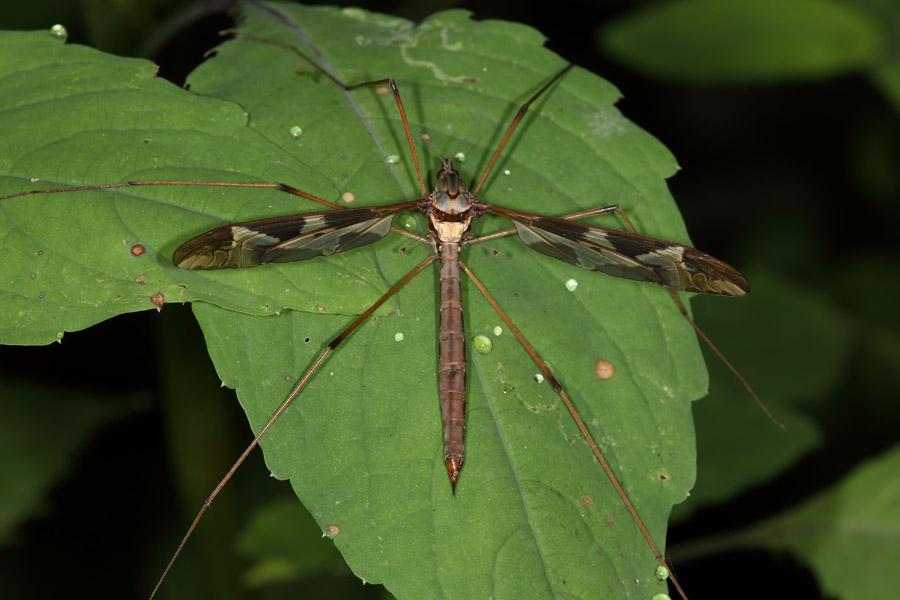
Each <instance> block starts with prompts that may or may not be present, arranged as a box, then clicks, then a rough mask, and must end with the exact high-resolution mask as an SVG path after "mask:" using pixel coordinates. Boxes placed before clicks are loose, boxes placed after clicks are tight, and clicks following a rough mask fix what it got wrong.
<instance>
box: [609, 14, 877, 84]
mask: <svg viewBox="0 0 900 600" xmlns="http://www.w3.org/2000/svg"><path fill="white" fill-rule="evenodd" d="M880 39H881V33H880V31H879V28H878V26H877V24H876V22H875V21H873V20H872V19H870V18H869V17H868V16H867V15H866V14H865V13H864V12H862V11H860V10H858V9H856V8H854V7H853V6H851V5H850V4H848V3H845V2H835V1H833V0H670V1H666V2H656V3H653V4H650V5H646V6H644V7H642V8H641V9H640V10H637V11H635V12H634V13H633V14H630V15H628V16H625V17H623V18H622V19H620V20H619V21H617V22H614V23H612V24H611V25H608V26H607V27H606V28H605V29H604V30H603V32H602V35H601V43H602V44H603V46H604V48H605V49H606V50H607V51H608V52H610V53H611V54H613V55H614V56H616V57H617V58H619V59H620V60H622V61H623V62H625V63H627V64H629V65H631V66H632V67H634V68H636V69H639V70H641V71H643V72H644V73H647V74H648V75H650V76H652V77H658V78H660V79H665V80H670V81H682V82H687V83H692V84H700V85H713V84H732V85H733V84H747V83H768V82H773V81H785V80H796V79H818V78H824V77H833V76H835V75H839V74H842V73H845V72H847V71H851V70H855V69H859V68H860V67H864V66H866V65H868V64H871V63H872V62H873V61H874V59H875V58H876V56H877V52H878V49H879V44H880Z"/></svg>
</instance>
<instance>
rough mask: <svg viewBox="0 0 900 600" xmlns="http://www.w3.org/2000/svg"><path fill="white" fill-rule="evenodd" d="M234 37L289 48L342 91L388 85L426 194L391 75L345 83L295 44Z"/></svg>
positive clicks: (398, 91)
mask: <svg viewBox="0 0 900 600" xmlns="http://www.w3.org/2000/svg"><path fill="white" fill-rule="evenodd" d="M234 37H236V38H238V39H241V40H249V41H251V42H258V43H260V44H268V45H270V46H275V47H278V48H284V49H285V50H290V51H291V52H293V53H295V54H297V55H298V56H300V58H302V59H303V60H305V61H306V62H308V63H309V64H310V65H311V66H312V67H313V68H314V69H315V70H317V71H318V72H320V73H322V74H323V75H325V77H327V78H328V79H330V80H331V81H333V82H334V83H335V84H337V85H338V86H340V87H341V88H343V89H344V91H347V92H349V91H351V90H355V89H358V88H362V87H374V86H376V85H385V84H387V85H389V86H390V88H391V93H392V94H393V95H394V102H396V103H397V110H398V111H399V112H400V121H401V122H402V123H403V131H404V132H405V133H406V142H407V143H408V144H409V151H410V152H411V153H412V158H413V163H414V164H415V166H416V176H417V177H418V178H419V189H420V190H421V191H422V197H423V198H424V197H425V196H427V195H428V190H427V189H426V188H425V181H424V180H423V179H422V169H421V168H420V167H419V155H418V153H417V152H416V145H415V144H414V143H413V138H412V132H410V130H409V121H408V120H407V119H406V110H405V109H404V108H403V101H402V100H401V99H400V90H398V89H397V83H396V82H395V81H394V78H393V77H389V78H387V79H376V80H375V81H364V82H362V83H354V84H353V85H347V84H346V83H344V82H343V81H341V80H340V79H338V78H337V77H335V76H334V75H332V74H331V73H329V72H328V71H326V70H325V69H324V68H323V67H322V66H321V65H320V64H319V63H318V62H316V61H315V60H313V59H312V58H310V57H309V56H308V55H307V54H306V53H305V52H303V51H302V50H300V48H298V47H297V46H293V45H291V44H285V43H283V42H276V41H274V40H267V39H264V38H258V37H253V36H250V35H244V34H242V33H237V34H235V36H234Z"/></svg>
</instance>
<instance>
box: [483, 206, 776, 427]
mask: <svg viewBox="0 0 900 600" xmlns="http://www.w3.org/2000/svg"><path fill="white" fill-rule="evenodd" d="M611 212H617V213H619V215H620V216H621V217H622V220H623V221H625V225H626V226H627V227H628V229H629V230H630V231H631V232H632V233H637V232H638V231H637V229H635V228H634V225H632V224H631V219H629V218H628V215H626V214H625V211H624V210H623V209H622V208H621V207H620V206H619V205H618V204H612V205H610V206H603V207H600V208H592V209H590V210H584V211H581V212H577V213H572V214H570V215H565V216H563V217H560V218H561V219H570V220H576V219H584V218H586V217H592V216H594V215H602V214H605V213H611ZM514 233H516V230H515V229H504V230H503V231H498V232H496V233H490V234H488V235H482V236H479V237H476V238H472V239H469V240H466V243H467V244H477V243H480V242H485V241H488V240H494V239H497V238H501V237H506V236H508V235H512V234H514ZM666 291H667V292H669V295H670V296H672V300H674V301H675V305H676V306H677V307H678V311H679V312H680V313H681V316H683V317H684V318H685V320H687V322H688V323H689V324H690V326H691V327H692V328H693V329H694V331H696V332H697V335H699V336H700V337H701V339H703V341H704V342H705V343H706V345H707V346H709V349H710V350H712V351H713V353H714V354H715V355H716V356H718V357H719V360H721V361H722V364H724V365H725V366H726V367H728V370H729V371H731V373H732V374H733V375H734V376H735V377H736V378H737V380H738V381H739V382H741V385H743V386H744V389H745V390H747V393H749V394H750V397H752V398H753V400H754V402H756V405H757V406H759V408H760V410H762V411H763V412H764V413H765V415H766V416H767V417H769V420H770V421H772V422H773V423H775V425H777V426H778V427H780V428H781V429H782V430H783V431H787V427H785V425H784V423H782V422H781V421H779V420H778V418H777V417H775V415H774V414H773V413H772V411H771V410H770V409H769V407H768V406H766V403H765V402H763V401H762V398H760V397H759V395H758V394H757V393H756V391H755V390H754V389H753V387H752V386H751V385H750V382H748V381H747V380H746V379H745V378H744V376H743V375H741V372H740V371H738V370H737V368H736V367H735V366H734V365H732V364H731V362H730V361H729V360H728V359H727V358H725V355H724V354H723V353H722V351H721V350H719V348H718V347H717V346H716V345H715V344H714V343H713V341H712V340H711V339H709V336H708V335H706V334H705V333H703V330H702V329H700V326H699V325H697V323H695V322H694V320H693V319H692V318H691V316H690V315H689V314H688V312H687V309H686V308H685V307H684V304H682V303H681V300H679V299H678V296H677V295H676V294H675V292H674V291H672V290H670V289H668V288H666Z"/></svg>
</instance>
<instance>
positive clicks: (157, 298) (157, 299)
mask: <svg viewBox="0 0 900 600" xmlns="http://www.w3.org/2000/svg"><path fill="white" fill-rule="evenodd" d="M150 302H152V303H153V304H155V305H156V306H158V307H159V308H162V307H163V304H165V303H166V297H165V296H163V295H162V294H153V295H152V296H150Z"/></svg>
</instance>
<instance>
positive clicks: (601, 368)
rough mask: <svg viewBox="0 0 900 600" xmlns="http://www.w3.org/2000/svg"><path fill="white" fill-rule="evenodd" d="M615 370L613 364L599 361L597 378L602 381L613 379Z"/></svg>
mask: <svg viewBox="0 0 900 600" xmlns="http://www.w3.org/2000/svg"><path fill="white" fill-rule="evenodd" d="M614 372H615V368H614V367H613V364H612V363H611V362H608V361H605V360H598V361H597V377H599V378H600V379H611V378H612V376H613V373H614Z"/></svg>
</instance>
